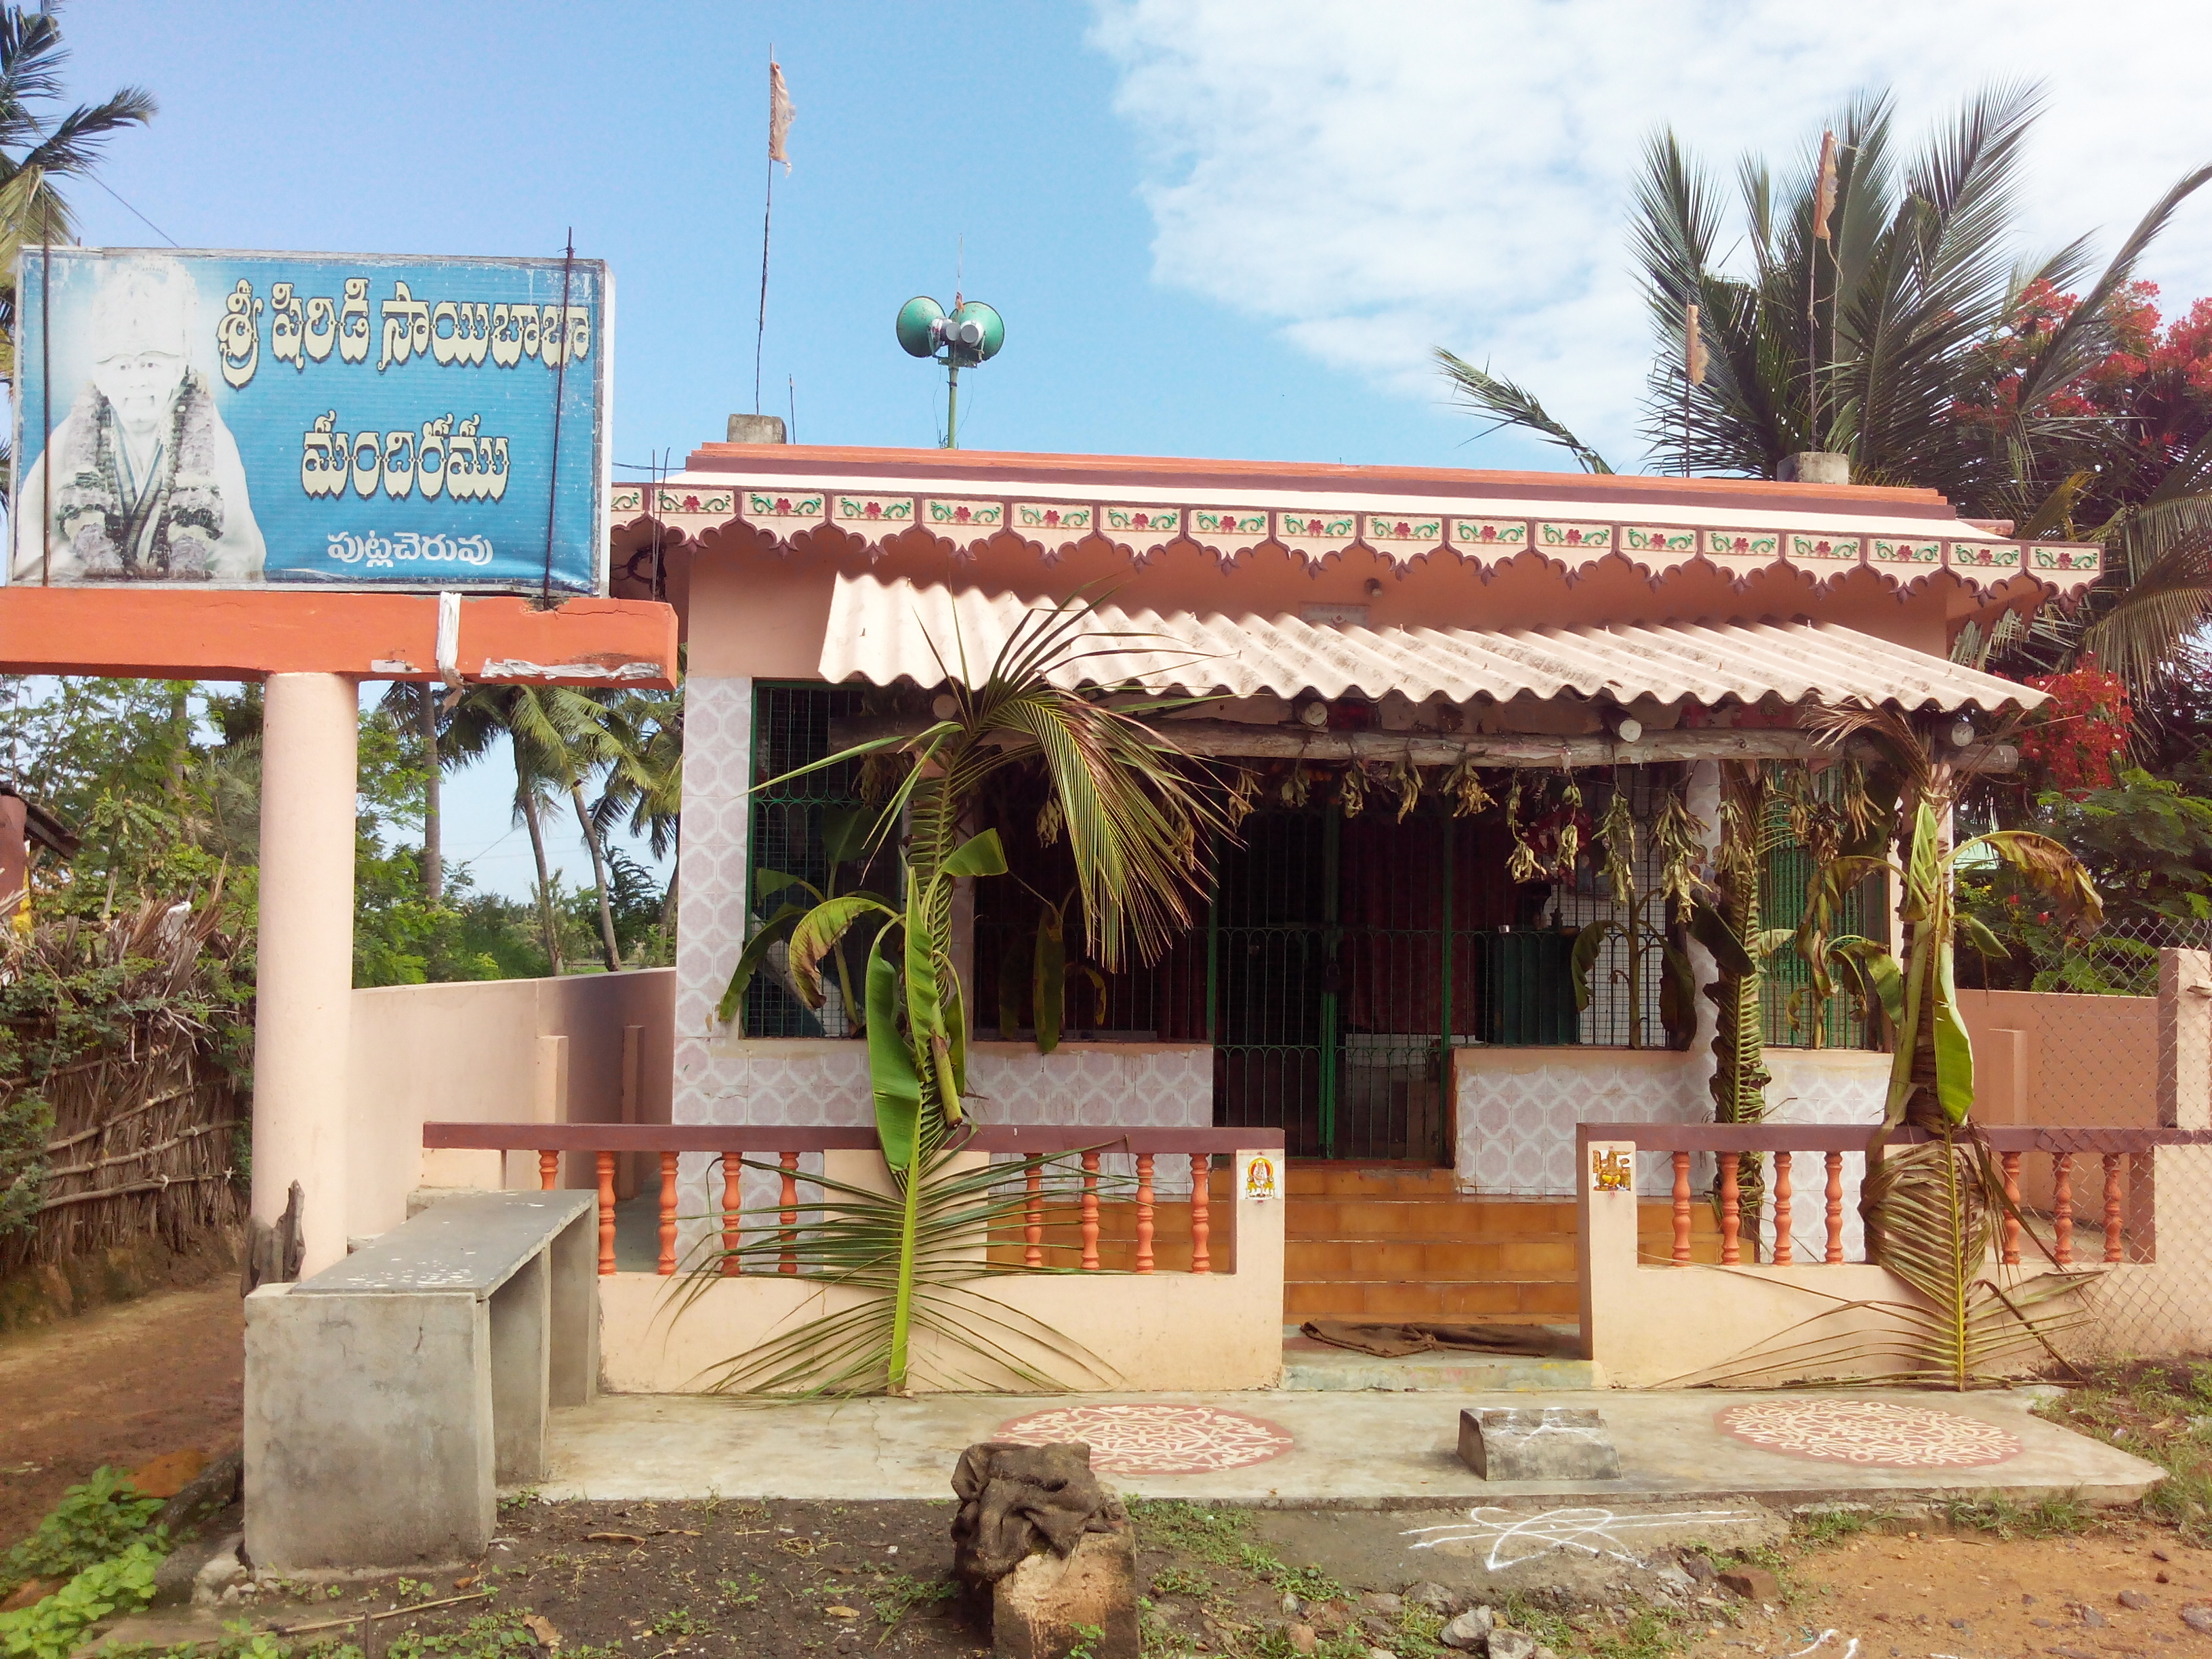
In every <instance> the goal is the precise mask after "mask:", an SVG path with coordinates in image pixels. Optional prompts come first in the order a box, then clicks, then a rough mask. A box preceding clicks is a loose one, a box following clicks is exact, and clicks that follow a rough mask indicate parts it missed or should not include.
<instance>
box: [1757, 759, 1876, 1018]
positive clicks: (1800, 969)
mask: <svg viewBox="0 0 2212 1659" xmlns="http://www.w3.org/2000/svg"><path fill="white" fill-rule="evenodd" d="M1822 776H1823V777H1826V776H1828V775H1826V774H1823V775H1822ZM1765 841H1766V853H1765V857H1764V859H1763V860H1761V863H1760V866H1759V922H1760V926H1761V927H1766V928H1776V927H1787V928H1790V929H1793V930H1794V929H1795V928H1796V927H1797V925H1798V923H1800V922H1801V921H1803V920H1804V919H1805V890H1806V885H1807V884H1808V882H1810V881H1811V879H1812V878H1813V874H1814V864H1813V854H1812V852H1811V851H1810V849H1808V848H1807V847H1806V846H1805V844H1804V843H1803V842H1801V841H1799V840H1798V839H1797V838H1796V836H1793V835H1792V834H1790V817H1789V811H1788V808H1787V807H1786V806H1785V805H1784V803H1782V802H1781V801H1775V802H1773V803H1772V804H1771V806H1770V808H1769V812H1768V817H1767V823H1766V836H1765ZM1883 887H1884V884H1883V882H1882V881H1881V878H1880V877H1878V876H1877V877H1873V878H1869V879H1868V880H1866V881H1863V882H1861V883H1860V884H1858V885H1857V887H1854V888H1852V889H1851V890H1850V891H1848V892H1846V893H1845V894H1844V901H1843V904H1842V906H1841V907H1840V908H1841V914H1840V915H1838V917H1837V918H1836V922H1835V927H1834V930H1833V936H1834V937H1836V938H1838V939H1840V938H1842V937H1843V936H1844V935H1845V934H1848V933H1857V934H1861V935H1867V934H1869V927H1871V930H1872V931H1871V937H1874V938H1876V939H1879V938H1881V936H1882V927H1881V923H1882V902H1883V896H1884V895H1883ZM1763 965H1764V968H1765V973H1764V975H1762V977H1761V979H1760V981H1759V1018H1760V1023H1761V1024H1762V1025H1763V1026H1764V1027H1765V1041H1766V1042H1767V1043H1768V1044H1769V1045H1770V1046H1771V1047H1773V1048H1880V1047H1881V1039H1880V1034H1879V1033H1878V1032H1877V1031H1875V1030H1872V1029H1871V1028H1870V1027H1869V1024H1868V1022H1867V1018H1866V1010H1865V1008H1864V1007H1863V1006H1862V1004H1861V1003H1860V1000H1859V999H1858V997H1857V995H1856V994H1854V993H1853V992H1852V991H1851V990H1850V988H1849V987H1846V986H1844V985H1843V984H1840V983H1838V986H1837V988H1836V994H1834V995H1833V996H1832V997H1829V998H1827V999H1826V1000H1825V1001H1823V1000H1821V999H1820V996H1818V995H1817V994H1815V992H1814V987H1813V975H1812V970H1811V969H1809V968H1808V967H1807V966H1806V965H1805V959H1804V958H1803V957H1801V956H1799V955H1798V954H1797V952H1796V950H1795V949H1793V948H1792V947H1791V946H1790V945H1786V944H1785V945H1783V947H1782V948H1781V949H1780V950H1778V951H1775V952H1774V954H1773V955H1771V956H1770V957H1767V958H1766V960H1765V963H1764V964H1763Z"/></svg>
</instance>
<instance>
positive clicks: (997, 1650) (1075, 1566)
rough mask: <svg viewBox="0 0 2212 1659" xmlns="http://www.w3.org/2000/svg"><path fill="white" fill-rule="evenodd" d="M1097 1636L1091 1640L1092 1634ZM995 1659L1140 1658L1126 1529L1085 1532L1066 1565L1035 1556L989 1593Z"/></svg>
mask: <svg viewBox="0 0 2212 1659" xmlns="http://www.w3.org/2000/svg"><path fill="white" fill-rule="evenodd" d="M1091 1632H1097V1634H1096V1635H1093V1634H1092V1633H1091ZM991 1640H992V1644H993V1646H992V1651H993V1653H994V1655H995V1659H1066V1656H1067V1655H1068V1654H1069V1653H1070V1652H1071V1651H1075V1650H1078V1649H1079V1644H1087V1645H1083V1646H1081V1647H1080V1650H1081V1651H1082V1652H1084V1653H1085V1654H1086V1655H1087V1656H1088V1659H1139V1643H1138V1636H1137V1552H1136V1547H1135V1544H1134V1542H1133V1540H1132V1538H1131V1535H1130V1534H1129V1532H1128V1531H1127V1528H1123V1529H1121V1530H1119V1531H1115V1532H1087V1533H1085V1534H1083V1537H1082V1540H1081V1541H1080V1542H1079V1543H1078V1544H1077V1545H1076V1547H1075V1548H1074V1550H1073V1552H1072V1553H1070V1554H1069V1555H1068V1556H1067V1557H1066V1559H1061V1558H1060V1557H1059V1556H1057V1555H1054V1553H1052V1552H1051V1551H1049V1550H1042V1551H1039V1552H1038V1553H1036V1554H1035V1555H1032V1556H1030V1558H1029V1559H1027V1560H1025V1561H1024V1562H1023V1563H1022V1564H1021V1565H1019V1566H1018V1567H1016V1568H1015V1569H1014V1570H1013V1571H1012V1572H1010V1573H1008V1574H1007V1575H1006V1577H1003V1578H1001V1579H1000V1580H999V1581H998V1583H996V1584H994V1586H993V1587H992V1591H991Z"/></svg>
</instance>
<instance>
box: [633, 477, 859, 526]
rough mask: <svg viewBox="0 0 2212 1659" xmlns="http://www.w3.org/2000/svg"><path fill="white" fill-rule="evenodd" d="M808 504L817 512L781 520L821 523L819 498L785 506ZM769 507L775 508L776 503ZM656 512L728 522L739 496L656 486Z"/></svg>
mask: <svg viewBox="0 0 2212 1659" xmlns="http://www.w3.org/2000/svg"><path fill="white" fill-rule="evenodd" d="M808 501H811V502H812V503H813V504H814V506H815V507H816V508H817V511H816V512H813V513H805V512H792V513H786V514H783V515H781V516H784V517H787V518H791V519H794V520H809V521H811V520H817V519H819V518H820V517H821V516H822V515H821V513H820V512H819V511H818V509H819V508H820V507H821V505H822V498H821V497H820V496H819V495H803V496H800V497H799V498H798V499H797V500H796V501H790V500H787V501H786V502H785V505H786V506H787V507H804V505H805V503H806V502H808ZM770 505H771V507H773V502H771V504H770ZM737 510H738V495H737V492H736V491H735V490H733V489H681V488H678V487H674V486H671V485H666V484H658V485H655V486H654V488H653V511H654V512H656V513H664V514H667V515H669V516H672V517H678V518H707V517H714V518H722V519H726V518H728V517H729V516H730V515H731V514H732V513H735V512H736V511H737ZM745 516H746V517H748V518H754V519H758V518H766V517H768V516H769V514H768V513H755V512H748V513H746V515H745Z"/></svg>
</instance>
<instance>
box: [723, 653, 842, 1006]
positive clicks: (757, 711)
mask: <svg viewBox="0 0 2212 1659" xmlns="http://www.w3.org/2000/svg"><path fill="white" fill-rule="evenodd" d="M860 698H861V693H860V691H859V690H855V689H848V688H842V687H836V686H827V685H805V684H799V685H781V684H761V685H757V686H756V687H755V688H754V690H753V741H752V757H753V781H754V783H755V784H756V785H757V786H758V785H763V784H769V780H771V779H776V778H785V777H786V775H787V774H788V773H790V772H792V771H794V770H796V769H798V768H799V767H801V766H805V765H806V764H807V763H810V762H812V761H818V760H821V759H823V757H826V756H827V755H829V753H830V752H831V750H830V747H829V722H830V720H832V719H834V718H837V717H841V716H844V715H850V714H859V713H860ZM863 804H864V803H863V802H862V801H861V799H860V768H859V766H858V765H856V764H851V763H848V764H846V765H842V766H835V767H829V768H826V769H823V770H822V771H818V772H810V773H808V774H806V775H805V776H804V777H798V778H789V779H787V781H783V782H781V783H775V784H772V785H770V786H769V787H766V788H758V787H757V788H756V790H755V793H754V795H753V805H752V842H751V864H752V871H751V878H750V884H749V891H748V893H747V896H746V907H747V908H746V914H747V916H748V918H749V921H750V929H757V928H758V927H760V926H761V924H762V923H763V922H765V921H767V920H768V919H769V917H771V916H773V915H775V913H776V912H777V911H778V910H780V909H781V908H783V907H784V906H785V905H786V904H787V903H789V902H792V901H793V899H799V900H802V901H803V900H805V898H806V894H805V891H804V890H799V889H793V888H784V889H782V890H768V889H769V888H770V887H771V886H772V885H773V884H770V883H766V882H763V879H762V877H763V873H764V872H769V871H779V872H782V873H784V874H786V875H790V876H796V877H797V878H799V880H801V881H804V882H805V883H807V884H809V885H811V886H812V887H813V888H814V889H815V890H817V891H821V890H824V889H825V884H826V883H827V882H828V879H829V873H830V872H829V859H828V857H827V856H826V855H825V854H824V853H823V835H822V830H823V814H824V813H825V812H828V811H835V810H836V809H838V808H841V807H842V808H856V807H859V806H860V805H863ZM846 885H847V886H848V887H849V886H851V885H853V884H852V883H849V882H848V883H847V884H846ZM848 954H851V959H852V961H853V963H854V965H855V966H857V964H858V962H859V957H858V955H857V954H854V953H851V952H850V951H849V947H848ZM824 977H825V981H826V982H827V983H828V985H829V997H828V1000H827V1001H826V1002H825V1003H824V1005H823V1008H822V1010H821V1011H820V1012H818V1013H817V1012H815V1011H814V1010H813V1009H811V1008H809V1007H808V1006H806V1005H805V1003H803V1002H801V1001H800V1000H799V994H798V993H797V992H796V991H795V990H793V988H792V985H791V980H790V976H789V974H788V972H787V969H786V967H785V956H784V952H783V950H782V948H781V946H778V947H777V948H776V949H775V951H773V952H772V953H771V956H770V958H769V963H768V964H767V966H766V968H765V969H764V970H763V972H761V973H759V974H757V975H754V977H753V982H752V985H751V986H750V988H749V989H748V990H747V991H746V993H745V1008H744V1033H745V1035H746V1036H750V1037H782V1036H849V1035H850V1034H851V1030H852V1026H851V1023H850V1022H849V1021H848V1018H846V1013H845V1009H844V1006H843V1003H842V998H841V996H840V994H839V993H838V990H837V988H836V975H835V974H834V973H832V974H829V975H825V976H824Z"/></svg>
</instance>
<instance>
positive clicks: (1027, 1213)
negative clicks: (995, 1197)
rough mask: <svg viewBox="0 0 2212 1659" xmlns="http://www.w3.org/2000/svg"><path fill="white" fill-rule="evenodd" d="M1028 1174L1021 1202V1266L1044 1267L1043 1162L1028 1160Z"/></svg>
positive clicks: (1035, 1159)
mask: <svg viewBox="0 0 2212 1659" xmlns="http://www.w3.org/2000/svg"><path fill="white" fill-rule="evenodd" d="M1028 1162H1029V1173H1028V1175H1027V1176H1025V1177H1024V1180H1023V1183H1022V1184H1023V1186H1024V1188H1026V1190H1027V1194H1028V1195H1027V1196H1026V1197H1025V1198H1024V1199H1023V1200H1022V1266H1024V1267H1042V1266H1044V1160H1043V1159H1042V1158H1030V1159H1029V1160H1028Z"/></svg>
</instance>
